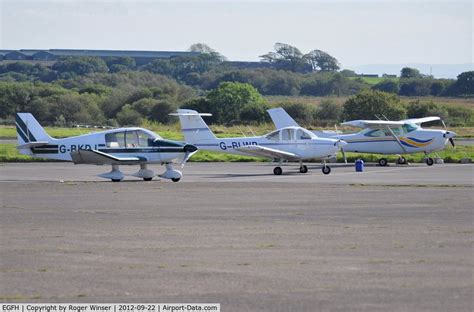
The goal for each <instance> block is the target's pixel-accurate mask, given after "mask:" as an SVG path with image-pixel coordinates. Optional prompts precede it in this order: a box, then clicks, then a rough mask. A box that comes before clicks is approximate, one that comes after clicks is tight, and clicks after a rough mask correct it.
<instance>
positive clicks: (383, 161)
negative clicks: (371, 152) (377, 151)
mask: <svg viewBox="0 0 474 312" xmlns="http://www.w3.org/2000/svg"><path fill="white" fill-rule="evenodd" d="M387 164H388V161H387V158H380V159H379V165H380V166H382V167H385V166H386V165H387Z"/></svg>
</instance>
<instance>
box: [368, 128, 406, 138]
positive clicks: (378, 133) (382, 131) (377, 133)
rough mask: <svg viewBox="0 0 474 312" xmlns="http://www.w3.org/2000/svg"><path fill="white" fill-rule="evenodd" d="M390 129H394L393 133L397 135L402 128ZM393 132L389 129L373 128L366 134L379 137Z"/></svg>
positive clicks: (390, 134)
mask: <svg viewBox="0 0 474 312" xmlns="http://www.w3.org/2000/svg"><path fill="white" fill-rule="evenodd" d="M390 129H391V130H392V132H393V134H395V135H396V136H399V135H400V128H390ZM392 132H390V130H389V129H375V130H371V131H369V132H367V133H366V134H365V136H368V137H375V138H379V137H384V136H392Z"/></svg>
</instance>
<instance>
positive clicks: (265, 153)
mask: <svg viewBox="0 0 474 312" xmlns="http://www.w3.org/2000/svg"><path fill="white" fill-rule="evenodd" d="M237 150H238V151H239V152H242V153H246V154H250V155H253V156H262V157H267V158H279V159H284V160H289V161H296V160H300V159H301V156H300V155H297V154H293V153H289V152H284V151H280V150H276V149H273V148H268V147H263V146H260V145H245V146H241V147H239V148H237Z"/></svg>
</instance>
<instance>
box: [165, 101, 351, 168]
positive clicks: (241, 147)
mask: <svg viewBox="0 0 474 312" xmlns="http://www.w3.org/2000/svg"><path fill="white" fill-rule="evenodd" d="M171 115H175V116H178V117H179V121H180V123H181V130H182V132H183V135H184V138H185V140H186V142H189V143H191V144H193V145H195V146H196V147H198V148H199V149H202V150H209V151H218V152H223V153H229V154H237V155H246V156H260V157H266V158H271V159H277V160H278V161H279V166H277V167H275V168H274V169H273V173H274V174H275V175H281V174H282V172H283V170H282V168H281V165H282V162H283V160H287V161H298V162H299V163H300V167H299V171H300V172H301V173H306V172H308V167H307V166H306V165H304V164H303V160H305V159H321V160H325V159H328V158H332V157H335V155H336V154H337V152H338V151H339V150H340V149H341V147H343V146H344V145H346V143H345V142H344V141H343V140H340V139H334V138H330V139H324V138H318V137H317V136H316V135H315V134H313V133H312V132H310V131H308V130H306V129H304V128H302V127H300V126H289V127H282V128H281V129H277V130H275V131H273V132H270V133H269V134H267V135H263V136H253V137H239V138H217V137H216V136H215V135H214V133H212V131H211V130H210V129H209V127H208V125H207V124H206V123H205V122H204V120H203V119H202V117H201V116H209V115H210V114H200V113H198V112H197V111H195V110H189V109H178V113H177V114H171ZM322 172H323V173H324V174H329V173H330V172H331V168H330V167H329V166H328V165H326V163H324V165H323V167H322Z"/></svg>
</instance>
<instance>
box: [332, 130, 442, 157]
mask: <svg viewBox="0 0 474 312" xmlns="http://www.w3.org/2000/svg"><path fill="white" fill-rule="evenodd" d="M377 131H379V132H378V133H377ZM381 133H382V135H380V136H378V134H381ZM387 134H388V135H387ZM443 134H444V131H441V130H430V129H417V130H414V131H412V132H409V133H406V134H402V135H400V136H397V137H398V139H399V141H400V143H399V142H397V139H396V138H394V137H393V136H392V135H390V134H389V133H386V131H385V130H384V129H375V130H373V129H364V130H362V131H360V132H358V133H352V134H340V135H336V136H333V138H338V139H342V140H344V141H346V142H347V143H348V144H347V145H346V146H345V147H344V151H346V152H356V153H377V154H412V153H421V152H425V153H431V152H434V151H440V150H443V149H444V148H445V145H446V144H447V141H448V139H447V138H445V137H444V136H443ZM400 144H401V145H402V146H403V148H402V147H401V146H400Z"/></svg>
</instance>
